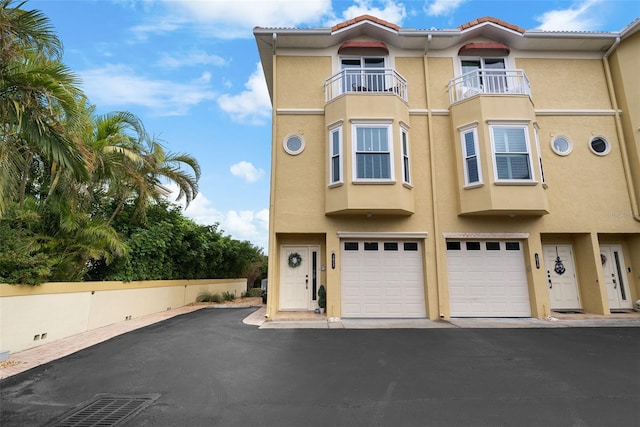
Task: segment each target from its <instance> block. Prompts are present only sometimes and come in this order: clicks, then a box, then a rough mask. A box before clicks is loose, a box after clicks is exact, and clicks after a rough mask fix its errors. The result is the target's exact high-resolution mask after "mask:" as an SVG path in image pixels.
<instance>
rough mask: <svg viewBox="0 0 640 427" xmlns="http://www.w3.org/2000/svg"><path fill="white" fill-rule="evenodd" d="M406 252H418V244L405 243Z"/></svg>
mask: <svg viewBox="0 0 640 427" xmlns="http://www.w3.org/2000/svg"><path fill="white" fill-rule="evenodd" d="M404 250H405V251H407V252H409V251H411V252H414V251H417V250H418V243H416V242H405V243H404Z"/></svg>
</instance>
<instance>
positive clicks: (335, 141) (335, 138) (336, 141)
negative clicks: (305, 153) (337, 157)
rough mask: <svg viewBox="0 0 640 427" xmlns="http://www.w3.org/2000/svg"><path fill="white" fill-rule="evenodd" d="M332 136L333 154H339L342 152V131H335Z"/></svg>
mask: <svg viewBox="0 0 640 427" xmlns="http://www.w3.org/2000/svg"><path fill="white" fill-rule="evenodd" d="M331 136H332V140H331V147H332V148H331V154H338V153H339V152H340V132H338V131H334V132H333V134H332V135H331Z"/></svg>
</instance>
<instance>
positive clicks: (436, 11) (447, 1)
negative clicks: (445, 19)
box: [425, 0, 467, 16]
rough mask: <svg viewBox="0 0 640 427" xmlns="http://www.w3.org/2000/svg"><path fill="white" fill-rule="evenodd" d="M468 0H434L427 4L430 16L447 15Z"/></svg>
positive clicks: (427, 11) (426, 10)
mask: <svg viewBox="0 0 640 427" xmlns="http://www.w3.org/2000/svg"><path fill="white" fill-rule="evenodd" d="M465 1H467V0H434V1H432V2H428V3H427V4H425V12H426V13H427V15H428V16H446V15H450V14H451V13H453V12H455V10H456V9H458V8H459V7H460V6H461V5H462V3H464V2H465Z"/></svg>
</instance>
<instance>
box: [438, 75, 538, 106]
mask: <svg viewBox="0 0 640 427" xmlns="http://www.w3.org/2000/svg"><path fill="white" fill-rule="evenodd" d="M478 94H508V95H531V86H530V85H529V79H527V75H526V74H525V73H524V71H523V70H493V69H491V70H490V69H479V70H474V71H471V72H470V73H466V74H463V75H462V76H460V77H456V78H455V79H453V80H451V81H450V82H449V100H450V101H451V103H452V104H454V103H456V102H458V101H462V100H463V99H466V98H469V97H472V96H474V95H478Z"/></svg>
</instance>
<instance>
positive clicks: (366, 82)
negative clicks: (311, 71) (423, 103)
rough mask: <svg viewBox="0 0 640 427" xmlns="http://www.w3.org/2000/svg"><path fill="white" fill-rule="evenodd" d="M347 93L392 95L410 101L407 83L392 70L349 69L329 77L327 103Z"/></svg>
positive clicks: (325, 95) (325, 85)
mask: <svg viewBox="0 0 640 427" xmlns="http://www.w3.org/2000/svg"><path fill="white" fill-rule="evenodd" d="M345 93H358V94H378V93H392V94H396V95H397V96H399V97H400V98H401V99H403V100H404V101H405V102H408V101H409V96H408V93H407V81H406V80H405V79H404V77H402V76H401V75H400V74H398V73H397V72H396V71H395V70H394V69H391V68H377V69H371V68H349V69H346V70H342V71H340V72H339V73H337V74H334V75H333V76H331V77H329V78H328V79H327V80H326V81H325V83H324V97H325V101H326V102H329V101H331V100H332V99H335V98H337V97H338V96H340V95H343V94H345Z"/></svg>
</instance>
